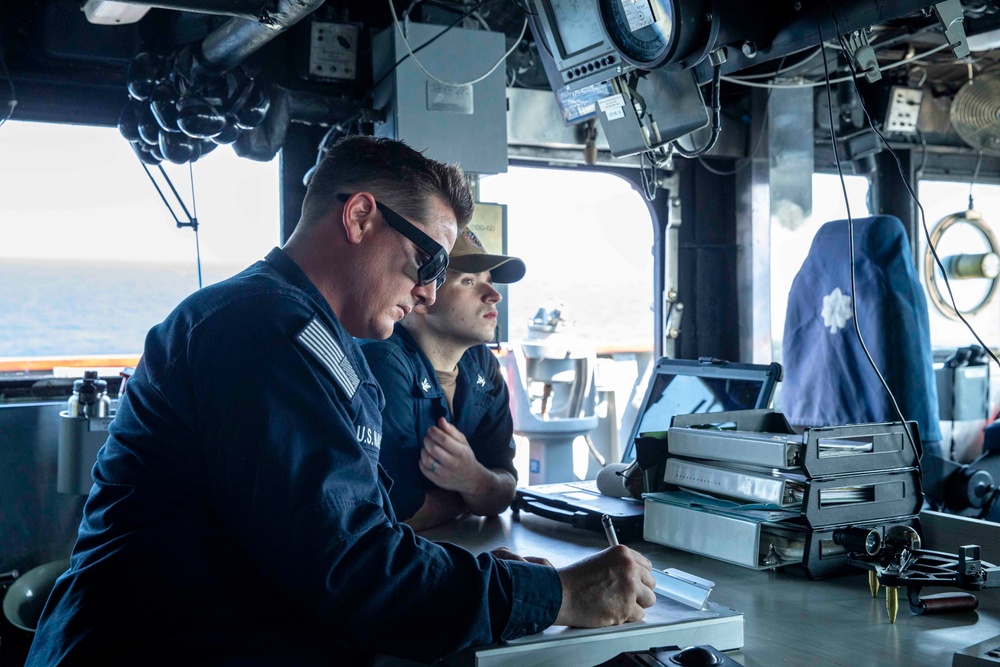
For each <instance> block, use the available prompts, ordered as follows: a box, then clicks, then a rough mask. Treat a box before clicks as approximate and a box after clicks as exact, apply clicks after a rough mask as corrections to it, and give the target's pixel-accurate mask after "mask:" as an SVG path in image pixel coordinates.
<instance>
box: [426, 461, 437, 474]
mask: <svg viewBox="0 0 1000 667" xmlns="http://www.w3.org/2000/svg"><path fill="white" fill-rule="evenodd" d="M437 467H438V460H437V459H434V460H433V461H431V464H430V465H429V466H427V470H429V471H430V472H434V471H435V470H437Z"/></svg>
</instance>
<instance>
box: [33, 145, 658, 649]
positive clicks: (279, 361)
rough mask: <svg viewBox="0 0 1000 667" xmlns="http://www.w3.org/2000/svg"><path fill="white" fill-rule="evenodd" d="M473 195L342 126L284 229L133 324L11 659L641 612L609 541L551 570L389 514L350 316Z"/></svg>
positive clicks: (389, 311)
mask: <svg viewBox="0 0 1000 667" xmlns="http://www.w3.org/2000/svg"><path fill="white" fill-rule="evenodd" d="M472 207H473V204H472V198H471V195H470V193H469V189H468V187H467V185H466V183H465V182H464V179H463V177H462V175H461V172H460V171H458V169H457V168H454V167H447V166H445V165H442V164H440V163H437V162H434V161H432V160H428V159H427V158H425V157H423V156H422V155H420V154H419V153H417V152H416V151H413V150H412V149H410V148H408V147H407V146H405V145H404V144H401V143H399V142H395V141H389V140H384V139H374V138H371V137H349V138H346V139H344V140H342V141H341V142H339V143H338V144H336V145H335V146H333V147H331V148H330V149H328V150H327V153H326V156H325V157H324V159H323V161H322V162H321V163H320V165H319V167H318V168H317V169H316V172H315V174H314V175H313V176H312V178H311V180H310V183H309V187H308V189H307V192H306V196H305V200H304V202H303V206H302V216H301V218H300V220H299V222H298V225H297V227H296V229H295V231H294V233H293V234H292V236H291V237H290V238H289V239H288V242H287V243H286V244H285V245H284V247H283V248H280V249H279V248H275V249H274V250H272V251H271V252H270V253H269V254H268V255H267V257H265V258H264V259H263V260H262V261H260V262H257V263H256V264H254V265H252V266H250V267H249V268H248V269H246V270H245V271H243V272H242V273H240V274H238V275H236V276H234V277H232V278H230V279H228V280H226V281H223V282H221V283H217V284H215V285H211V286H209V287H206V288H205V289H202V290H199V291H198V292H196V293H195V294H193V295H191V296H190V297H188V298H187V299H185V300H184V302H182V303H181V304H180V305H179V306H178V307H177V308H176V309H175V310H174V311H173V312H172V313H171V314H170V315H168V316H167V318H166V319H165V320H164V321H163V322H162V323H161V324H158V325H157V326H155V327H153V328H152V329H151V330H150V332H149V334H148V336H147V337H146V344H145V348H144V351H143V355H142V359H141V360H140V362H139V365H138V367H137V368H136V371H135V374H134V375H133V376H132V378H131V379H130V380H129V383H128V389H127V391H126V393H125V396H124V397H123V399H122V400H121V402H120V403H119V406H118V411H117V413H116V416H115V419H114V420H113V422H112V424H111V426H110V429H109V434H108V440H107V443H106V444H105V445H104V447H103V448H102V449H101V451H100V453H99V455H98V459H97V464H96V465H95V467H94V470H93V472H94V480H95V484H94V487H93V489H92V490H91V492H90V497H89V498H88V499H87V503H86V506H85V508H84V516H83V520H82V522H81V524H80V530H79V536H78V539H77V543H76V546H75V547H74V549H73V554H72V558H71V561H70V568H69V570H68V571H67V572H66V573H64V574H63V575H62V576H61V577H60V578H59V580H58V581H57V582H56V585H55V588H54V589H53V592H52V594H51V596H50V597H49V600H48V602H47V603H46V606H45V611H44V612H43V614H42V618H41V621H40V622H39V627H38V631H37V633H36V635H35V638H34V642H33V644H32V647H31V652H30V654H29V657H28V665H30V666H32V667H43V666H45V667H51V666H52V665H58V664H73V665H77V664H100V665H201V664H205V665H241V666H243V665H296V666H298V667H302V666H308V665H333V664H337V665H340V664H347V665H356V664H364V663H365V662H366V661H367V660H368V659H369V658H370V657H371V656H373V655H376V654H383V655H393V656H400V657H404V658H409V659H413V660H421V661H431V660H433V659H436V658H439V657H442V656H444V655H447V654H449V653H452V652H453V651H456V650H458V649H461V648H463V647H466V646H470V645H477V644H487V643H490V642H494V641H498V640H502V639H509V638H512V637H517V636H519V635H523V634H525V633H531V632H537V631H540V630H542V629H543V628H545V627H546V626H548V625H549V624H552V623H555V624H565V625H575V626H605V625H612V624H616V623H621V622H624V621H628V620H635V619H639V618H641V617H642V616H643V611H644V608H645V607H648V606H650V605H652V604H653V602H654V599H655V598H654V594H653V591H652V588H653V586H654V582H653V579H652V576H651V573H650V565H649V561H648V560H646V559H645V558H644V557H643V556H641V555H640V554H637V553H636V552H634V551H632V550H630V549H628V548H626V547H617V548H610V549H606V550H604V551H602V552H600V553H599V554H597V555H595V556H592V557H590V558H587V559H585V560H582V561H579V562H578V563H575V564H573V565H570V566H568V567H565V568H561V569H559V570H556V569H554V568H552V567H550V566H547V565H542V564H538V563H535V562H526V561H525V559H522V558H519V557H517V556H515V555H514V554H512V553H511V552H510V551H507V550H503V549H500V550H497V551H495V552H493V553H486V554H481V555H479V556H476V555H473V554H471V553H469V552H468V551H466V550H464V549H461V548H459V547H456V546H453V545H450V544H436V543H433V542H430V541H427V540H425V539H422V538H420V537H417V536H416V535H414V533H413V531H412V529H411V528H410V527H409V526H406V525H403V524H399V523H397V522H396V520H395V515H394V514H393V512H392V508H391V506H390V503H389V499H388V493H387V491H386V487H385V485H384V478H383V474H382V472H381V470H380V467H379V466H378V451H379V445H380V441H381V437H382V425H381V419H380V414H379V410H380V408H381V407H382V402H383V397H382V393H381V391H380V390H379V388H378V385H377V384H376V382H375V380H374V378H373V377H372V376H371V373H370V372H369V370H368V366H367V363H366V362H365V360H364V356H363V355H362V354H361V352H360V350H359V349H358V347H357V345H356V343H355V342H354V340H353V339H352V336H355V337H362V338H385V337H387V336H389V334H390V333H392V327H393V324H394V323H395V322H397V321H399V320H400V319H401V318H402V317H403V316H404V315H406V314H407V313H408V312H409V311H410V310H412V309H413V307H414V306H416V305H418V304H426V305H429V304H432V303H433V302H434V298H435V293H436V292H435V290H436V280H437V279H438V277H439V276H441V275H443V274H444V270H445V267H446V266H447V256H446V255H445V254H444V251H446V250H449V249H450V248H451V247H452V245H453V244H454V242H455V238H456V236H457V234H458V231H459V229H460V228H461V227H462V226H464V225H465V224H467V222H468V219H469V217H470V215H471V212H472Z"/></svg>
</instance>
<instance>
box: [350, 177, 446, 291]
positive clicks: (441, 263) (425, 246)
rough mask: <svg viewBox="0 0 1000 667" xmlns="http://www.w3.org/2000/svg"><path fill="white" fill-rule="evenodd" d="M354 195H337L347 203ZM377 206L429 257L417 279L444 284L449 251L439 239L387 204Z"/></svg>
mask: <svg viewBox="0 0 1000 667" xmlns="http://www.w3.org/2000/svg"><path fill="white" fill-rule="evenodd" d="M352 196H353V195H344V194H340V195H337V199H338V200H340V201H341V202H343V203H345V204H346V203H347V200H348V199H350V198H351V197H352ZM375 206H376V207H377V208H378V210H379V211H381V213H382V216H383V217H384V218H385V221H386V222H388V223H389V226H390V227H392V228H393V229H395V230H396V231H397V232H399V233H400V234H402V235H403V236H405V237H406V238H408V239H409V240H410V241H411V242H412V243H413V245H415V246H417V248H419V249H420V251H421V252H422V253H424V254H425V255H426V256H427V257H428V259H427V260H425V261H424V262H423V263H422V264H421V265H420V266H419V267H417V281H418V282H419V283H420V284H421V285H422V286H423V285H430V284H431V283H436V284H435V289H438V288H440V287H441V285H443V284H444V279H445V274H446V273H447V271H448V252H447V251H446V250H445V249H444V248H443V247H442V246H441V244H439V243H438V242H437V241H435V240H434V239H432V238H431V237H429V236H427V234H425V233H424V232H423V231H421V229H420V228H419V227H417V226H416V225H414V224H413V223H412V222H410V221H409V220H407V219H406V218H404V217H403V216H401V215H400V214H399V213H396V212H395V211H393V210H392V209H391V208H389V207H388V206H386V205H385V204H383V203H381V202H379V201H376V202H375Z"/></svg>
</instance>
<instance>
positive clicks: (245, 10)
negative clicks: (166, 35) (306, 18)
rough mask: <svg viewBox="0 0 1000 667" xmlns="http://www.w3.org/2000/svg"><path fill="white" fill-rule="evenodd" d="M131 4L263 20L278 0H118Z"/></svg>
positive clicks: (270, 12)
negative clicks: (151, 0)
mask: <svg viewBox="0 0 1000 667" xmlns="http://www.w3.org/2000/svg"><path fill="white" fill-rule="evenodd" d="M117 2H123V3H125V4H129V5H142V6H144V7H158V8H160V9H175V10H177V11H182V12H197V13H200V14H217V15H219V16H235V17H238V18H242V19H249V20H251V21H257V20H263V19H264V18H265V17H268V16H270V15H272V14H273V13H274V12H275V6H276V5H277V4H278V0H154V1H153V2H145V1H143V0H117Z"/></svg>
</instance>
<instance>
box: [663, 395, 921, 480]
mask: <svg viewBox="0 0 1000 667" xmlns="http://www.w3.org/2000/svg"><path fill="white" fill-rule="evenodd" d="M907 430H909V431H910V433H909V435H908V434H907V433H906V431H907ZM667 448H668V451H669V452H670V454H671V455H680V456H690V457H694V458H699V459H712V460H718V461H727V462H731V463H737V464H748V465H756V466H763V467H767V468H776V469H779V470H793V469H801V470H802V471H804V472H805V473H806V474H807V475H808V476H809V477H811V478H815V477H829V476H835V475H846V474H851V473H863V472H873V471H876V470H898V469H901V468H913V467H916V466H917V465H918V462H919V460H920V440H919V435H918V434H917V432H916V426H915V424H914V423H913V422H906V423H901V422H892V423H877V424H851V425H847V426H823V427H814V428H808V429H806V430H805V432H804V433H802V434H801V435H799V434H797V433H795V431H794V429H792V427H791V426H789V424H788V422H787V421H786V420H785V417H784V415H782V414H781V413H780V412H775V411H773V410H736V411H728V412H717V413H714V414H711V415H677V416H675V417H674V419H673V420H672V421H671V423H670V429H669V430H668V432H667Z"/></svg>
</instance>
